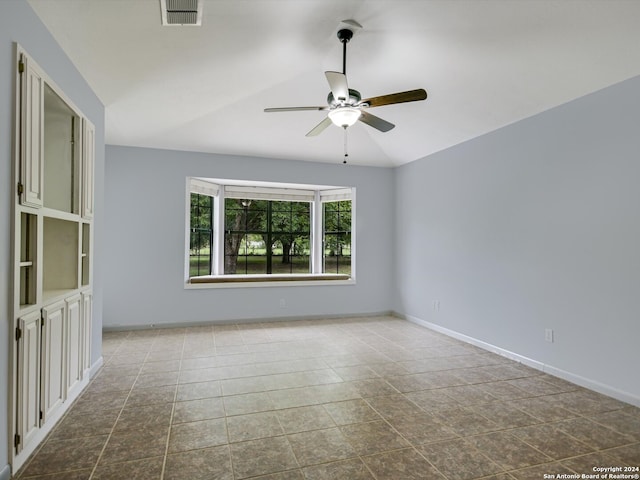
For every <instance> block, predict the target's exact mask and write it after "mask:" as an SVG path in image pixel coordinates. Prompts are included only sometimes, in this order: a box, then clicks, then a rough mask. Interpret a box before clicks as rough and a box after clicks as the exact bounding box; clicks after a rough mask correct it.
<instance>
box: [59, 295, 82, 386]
mask: <svg viewBox="0 0 640 480" xmlns="http://www.w3.org/2000/svg"><path fill="white" fill-rule="evenodd" d="M64 302H65V308H66V311H65V329H66V344H67V355H66V358H65V360H66V367H67V368H66V370H65V373H66V388H65V390H66V394H67V395H69V396H71V395H73V393H74V392H75V390H76V389H78V388H80V385H81V382H82V372H83V368H82V356H83V353H84V348H83V347H84V345H83V344H84V337H83V336H82V323H83V322H82V307H83V305H82V302H81V296H80V294H77V295H74V296H72V297H70V298H67V299H66V300H65V301H64Z"/></svg>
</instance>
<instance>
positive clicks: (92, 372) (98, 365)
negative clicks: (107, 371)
mask: <svg viewBox="0 0 640 480" xmlns="http://www.w3.org/2000/svg"><path fill="white" fill-rule="evenodd" d="M103 364H104V358H103V357H102V356H101V357H100V358H98V360H96V361H95V362H94V363H93V365H91V369H90V370H89V378H93V377H95V376H96V373H98V370H100V368H102V365H103Z"/></svg>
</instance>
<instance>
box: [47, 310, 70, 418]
mask: <svg viewBox="0 0 640 480" xmlns="http://www.w3.org/2000/svg"><path fill="white" fill-rule="evenodd" d="M65 309H66V306H65V303H64V302H63V301H61V302H56V303H54V304H52V305H48V306H46V307H44V308H43V309H42V321H43V325H42V380H41V394H42V395H41V397H42V403H41V410H42V424H44V423H46V421H47V419H48V418H49V416H50V415H51V414H53V413H54V412H55V411H56V410H57V409H58V408H60V406H61V405H62V402H64V400H65V378H64V377H65V366H66V361H65V360H66V359H65V348H64V343H65V331H64V324H65V321H64V320H65Z"/></svg>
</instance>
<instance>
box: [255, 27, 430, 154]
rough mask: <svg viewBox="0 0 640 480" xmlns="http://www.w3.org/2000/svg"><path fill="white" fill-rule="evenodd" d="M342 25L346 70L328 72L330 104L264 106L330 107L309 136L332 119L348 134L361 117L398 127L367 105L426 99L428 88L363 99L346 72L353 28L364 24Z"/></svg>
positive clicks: (284, 109) (379, 127)
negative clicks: (377, 115) (373, 111)
mask: <svg viewBox="0 0 640 480" xmlns="http://www.w3.org/2000/svg"><path fill="white" fill-rule="evenodd" d="M342 25H343V26H345V25H346V26H345V27H343V28H340V30H338V33H337V37H338V40H340V43H342V72H331V71H329V72H325V76H326V77H327V82H328V83H329V87H330V89H331V92H330V93H329V95H328V96H327V106H317V107H278V108H265V109H264V111H265V112H294V111H305V110H319V111H320V110H321V111H328V114H327V117H325V118H324V119H323V120H322V121H321V122H320V123H319V124H318V125H316V126H315V127H313V128H312V129H311V130H310V131H309V132H308V133H307V135H306V136H307V137H314V136H316V135H319V134H320V133H322V132H323V131H324V130H325V129H326V128H327V127H328V126H329V125H331V124H332V123H333V124H334V125H336V126H338V127H341V128H343V129H344V130H345V134H346V129H347V128H348V127H351V126H352V125H354V124H355V123H356V122H358V121H361V122H362V123H365V124H367V125H369V126H370V127H373V128H375V129H376V130H378V131H380V132H388V131H389V130H391V129H392V128H394V127H395V125H394V124H393V123H390V122H387V121H386V120H383V119H382V118H379V117H376V116H375V115H372V114H370V113H369V112H366V111H365V109H368V108H373V107H381V106H383V105H392V104H395V103H406V102H415V101H419V100H425V99H426V98H427V92H426V91H425V90H424V89H422V88H420V89H416V90H409V91H406V92H399V93H392V94H389V95H381V96H379V97H371V98H365V99H364V100H362V96H361V95H360V92H358V91H357V90H354V89H351V88H349V85H348V83H347V75H346V71H347V43H349V41H350V40H351V39H352V38H353V29H354V28H361V25H360V24H359V23H357V22H356V21H355V20H344V21H343V22H342ZM345 156H346V153H345Z"/></svg>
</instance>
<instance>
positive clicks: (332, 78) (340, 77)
mask: <svg viewBox="0 0 640 480" xmlns="http://www.w3.org/2000/svg"><path fill="white" fill-rule="evenodd" d="M324 74H325V76H326V77H327V81H328V82H329V86H330V87H331V93H333V98H334V99H335V100H336V101H338V102H340V101H342V102H346V101H347V100H349V85H348V84H347V76H346V75H345V74H344V73H340V72H324Z"/></svg>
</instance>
